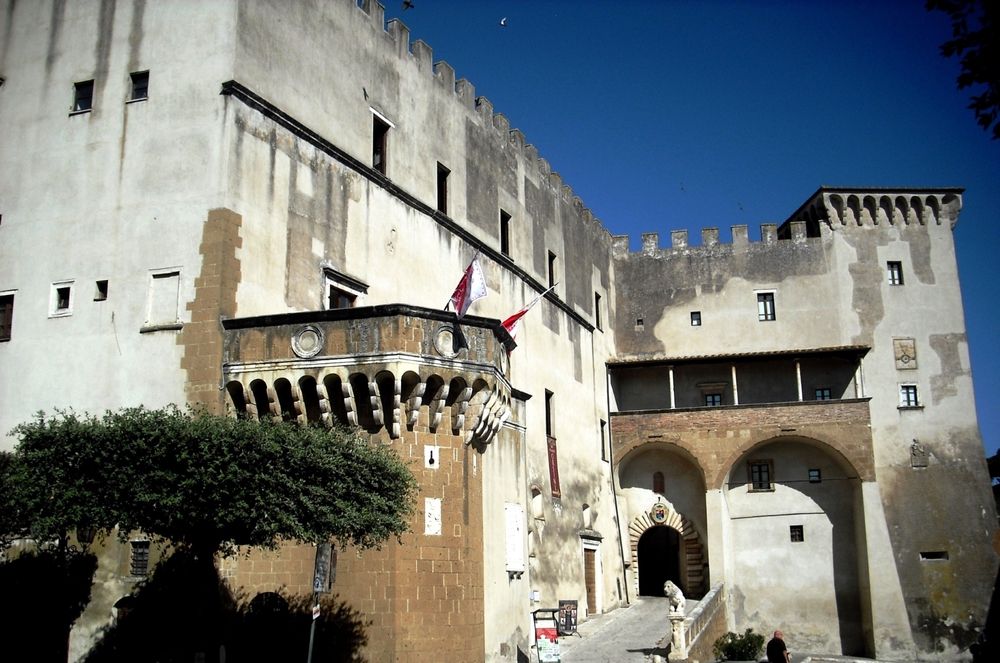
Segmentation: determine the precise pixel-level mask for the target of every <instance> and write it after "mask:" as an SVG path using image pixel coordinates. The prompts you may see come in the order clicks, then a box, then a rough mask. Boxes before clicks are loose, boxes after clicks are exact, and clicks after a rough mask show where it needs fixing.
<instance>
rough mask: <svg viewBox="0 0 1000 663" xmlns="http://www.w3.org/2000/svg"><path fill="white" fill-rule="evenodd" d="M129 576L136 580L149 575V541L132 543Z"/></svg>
mask: <svg viewBox="0 0 1000 663" xmlns="http://www.w3.org/2000/svg"><path fill="white" fill-rule="evenodd" d="M129 574H130V575H132V576H133V577H136V578H145V577H146V576H147V575H149V541H132V557H131V559H130V560H129Z"/></svg>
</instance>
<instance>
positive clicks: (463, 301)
mask: <svg viewBox="0 0 1000 663" xmlns="http://www.w3.org/2000/svg"><path fill="white" fill-rule="evenodd" d="M485 296H486V279H485V278H484V277H483V268H482V267H480V266H479V251H476V255H475V256H473V258H472V262H471V263H469V267H468V268H467V269H466V270H465V274H464V275H463V276H462V280H461V281H459V282H458V287H457V288H455V292H453V293H452V295H451V299H450V300H449V301H450V302H451V305H452V307H453V308H454V309H455V313H456V314H457V315H458V317H459V319H461V318H462V316H464V315H465V313H466V312H467V311H468V310H469V307H470V306H472V302H474V301H476V300H477V299H482V298H483V297H485Z"/></svg>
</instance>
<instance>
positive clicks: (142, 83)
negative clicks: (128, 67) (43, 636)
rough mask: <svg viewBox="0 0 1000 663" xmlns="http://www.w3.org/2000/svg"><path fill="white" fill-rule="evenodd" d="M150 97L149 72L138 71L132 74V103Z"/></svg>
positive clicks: (130, 98)
mask: <svg viewBox="0 0 1000 663" xmlns="http://www.w3.org/2000/svg"><path fill="white" fill-rule="evenodd" d="M148 97H149V72H148V71H137V72H135V73H133V74H132V96H131V97H129V100H130V101H139V100H140V99H146V98H148Z"/></svg>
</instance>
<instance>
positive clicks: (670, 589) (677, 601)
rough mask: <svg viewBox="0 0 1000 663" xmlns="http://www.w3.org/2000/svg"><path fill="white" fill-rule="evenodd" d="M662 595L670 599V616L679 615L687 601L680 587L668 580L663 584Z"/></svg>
mask: <svg viewBox="0 0 1000 663" xmlns="http://www.w3.org/2000/svg"><path fill="white" fill-rule="evenodd" d="M663 593H664V594H665V595H666V597H667V598H668V599H670V614H681V613H683V612H684V604H685V603H687V600H686V599H685V598H684V592H682V591H681V588H680V587H678V586H677V585H675V584H674V583H673V582H671V581H670V580H668V581H666V582H665V583H663Z"/></svg>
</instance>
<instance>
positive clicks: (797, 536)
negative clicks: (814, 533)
mask: <svg viewBox="0 0 1000 663" xmlns="http://www.w3.org/2000/svg"><path fill="white" fill-rule="evenodd" d="M788 533H789V535H790V537H791V539H792V543H802V542H803V541H805V540H806V537H805V532H804V531H803V530H802V525H789V526H788Z"/></svg>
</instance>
